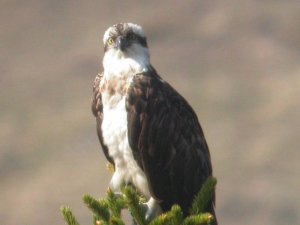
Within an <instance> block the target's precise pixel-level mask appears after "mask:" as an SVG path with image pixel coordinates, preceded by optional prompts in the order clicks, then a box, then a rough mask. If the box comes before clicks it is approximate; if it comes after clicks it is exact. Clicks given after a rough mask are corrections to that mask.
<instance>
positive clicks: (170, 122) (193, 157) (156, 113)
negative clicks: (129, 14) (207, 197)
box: [92, 23, 217, 224]
mask: <svg viewBox="0 0 300 225" xmlns="http://www.w3.org/2000/svg"><path fill="white" fill-rule="evenodd" d="M103 44H104V56H103V72H102V73H99V74H98V75H97V76H96V78H95V80H94V84H93V94H92V112H93V114H94V116H95V117H96V127H97V134H98V138H99V141H100V144H101V147H102V150H103V152H104V155H105V156H106V158H107V160H108V161H109V162H110V163H111V164H113V165H114V173H113V175H112V178H111V180H110V183H109V188H110V189H111V190H113V191H114V192H118V191H120V188H121V187H122V185H123V184H132V185H133V186H134V187H135V188H136V189H137V190H138V191H139V192H140V193H141V194H143V195H144V196H145V197H146V198H147V202H146V219H147V220H152V219H153V218H155V217H156V216H157V215H160V214H161V213H163V212H166V211H168V210H170V208H171V207H172V205H174V204H178V205H179V206H180V207H181V209H182V211H183V215H184V216H187V215H188V213H189V209H190V207H191V205H192V201H193V199H194V197H195V195H196V194H197V193H198V191H199V190H200V189H201V187H202V185H203V183H204V182H205V180H206V179H207V178H208V177H210V176H212V164H211V156H210V152H209V148H208V145H207V142H206V139H205V137H204V133H203V130H202V128H201V126H200V123H199V120H198V117H197V115H196V113H195V112H194V110H193V109H192V107H191V106H190V104H189V103H188V102H187V100H185V98H184V97H183V96H182V95H180V94H179V93H178V92H177V91H176V90H175V89H174V88H173V87H172V86H171V85H170V84H169V83H168V82H167V81H165V80H164V79H163V78H162V77H161V76H160V75H159V74H158V73H157V72H156V70H155V68H154V67H153V66H152V64H151V63H150V53H149V48H148V43H147V38H146V35H145V33H144V31H143V28H142V27H141V26H140V25H137V24H134V23H118V24H115V25H113V26H111V27H109V28H108V29H107V30H106V31H105V32H104V36H103ZM214 207H215V194H214V197H213V199H212V201H211V202H209V204H208V206H207V209H206V211H207V212H210V213H211V214H212V215H213V216H214V218H215V219H214V224H217V220H216V216H215V210H214Z"/></svg>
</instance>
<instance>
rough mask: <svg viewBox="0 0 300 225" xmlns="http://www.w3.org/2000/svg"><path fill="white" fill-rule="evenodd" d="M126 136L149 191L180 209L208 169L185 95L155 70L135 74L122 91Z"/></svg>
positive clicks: (206, 153)
mask: <svg viewBox="0 0 300 225" xmlns="http://www.w3.org/2000/svg"><path fill="white" fill-rule="evenodd" d="M126 109H127V112H128V139H129V144H130V146H131V148H132V150H133V155H134V157H135V160H136V161H137V163H138V165H139V166H140V167H141V168H142V170H143V171H144V172H145V174H146V176H147V179H148V183H149V188H150V192H151V195H152V196H153V197H155V198H156V199H157V200H160V201H161V206H162V208H163V209H164V210H168V209H170V207H171V206H172V205H173V204H175V203H177V204H179V205H180V206H181V207H182V208H183V211H184V212H185V213H187V212H188V210H189V207H190V205H191V202H192V200H193V198H194V196H195V195H196V193H197V192H198V191H199V190H200V188H201V186H202V184H203V183H204V181H205V180H206V178H207V177H208V176H210V175H211V174H212V166H211V161H210V154H209V149H208V146H207V144H206V141H205V138H204V134H203V131H202V128H201V126H200V124H199V122H198V119H197V116H196V114H195V113H194V111H193V109H192V108H191V107H190V105H189V104H188V103H187V101H186V100H185V99H184V98H183V97H182V96H180V95H179V94H178V93H177V92H176V91H175V90H174V89H173V88H172V87H171V86H170V85H169V84H168V83H166V82H164V81H162V80H161V79H160V77H159V76H158V75H157V74H156V72H155V70H154V69H153V70H151V71H150V72H149V73H143V74H139V75H135V77H134V78H133V81H132V83H131V86H130V87H129V89H128V92H127V101H126Z"/></svg>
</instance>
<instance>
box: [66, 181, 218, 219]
mask: <svg viewBox="0 0 300 225" xmlns="http://www.w3.org/2000/svg"><path fill="white" fill-rule="evenodd" d="M216 183H217V180H216V179H215V178H213V177H209V178H208V179H207V180H206V182H205V183H204V184H203V186H202V188H201V190H200V191H199V193H198V194H197V195H196V197H195V199H194V201H193V204H192V207H191V210H190V216H188V217H186V218H183V212H182V210H181V208H180V206H178V205H173V207H172V208H171V210H170V211H168V212H165V213H164V214H161V215H159V216H158V217H156V218H154V219H153V220H152V221H151V222H150V223H148V222H147V221H146V219H145V212H144V210H143V206H142V204H143V203H144V202H145V198H144V196H140V195H139V194H138V192H137V191H136V190H135V189H133V188H132V187H130V186H128V187H125V188H123V190H122V194H115V193H114V192H112V191H111V190H108V192H107V198H106V199H102V200H96V199H95V198H93V197H92V196H90V195H88V194H86V195H84V197H83V200H84V202H85V203H86V205H87V206H88V207H89V208H90V209H91V210H92V211H93V213H94V220H93V223H94V225H125V223H124V221H123V220H122V218H121V211H122V209H124V208H127V207H128V209H129V211H130V213H131V215H132V217H133V219H134V221H135V222H136V224H137V225H207V224H210V223H211V222H212V221H213V219H214V218H213V216H212V215H211V214H209V213H204V211H205V209H206V208H207V207H208V204H209V203H210V202H211V201H212V199H213V197H214V190H215V186H216ZM61 212H62V215H63V217H64V219H65V220H66V222H67V223H68V225H79V223H78V222H77V220H76V219H75V217H74V215H73V214H72V212H71V210H70V208H69V207H61Z"/></svg>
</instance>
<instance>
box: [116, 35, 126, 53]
mask: <svg viewBox="0 0 300 225" xmlns="http://www.w3.org/2000/svg"><path fill="white" fill-rule="evenodd" d="M128 46H129V44H128V41H127V40H126V38H124V37H122V36H119V37H117V40H116V47H117V49H119V50H121V51H122V52H123V51H124V50H125V49H126V48H127V47H128Z"/></svg>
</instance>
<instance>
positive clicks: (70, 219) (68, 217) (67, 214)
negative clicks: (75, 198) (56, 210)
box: [60, 206, 79, 225]
mask: <svg viewBox="0 0 300 225" xmlns="http://www.w3.org/2000/svg"><path fill="white" fill-rule="evenodd" d="M60 211H61V213H62V215H63V217H64V219H65V221H66V222H67V223H68V224H69V225H79V223H78V222H77V220H76V218H75V216H74V215H73V213H72V212H71V209H70V208H69V207H68V206H62V207H61V208H60Z"/></svg>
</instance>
